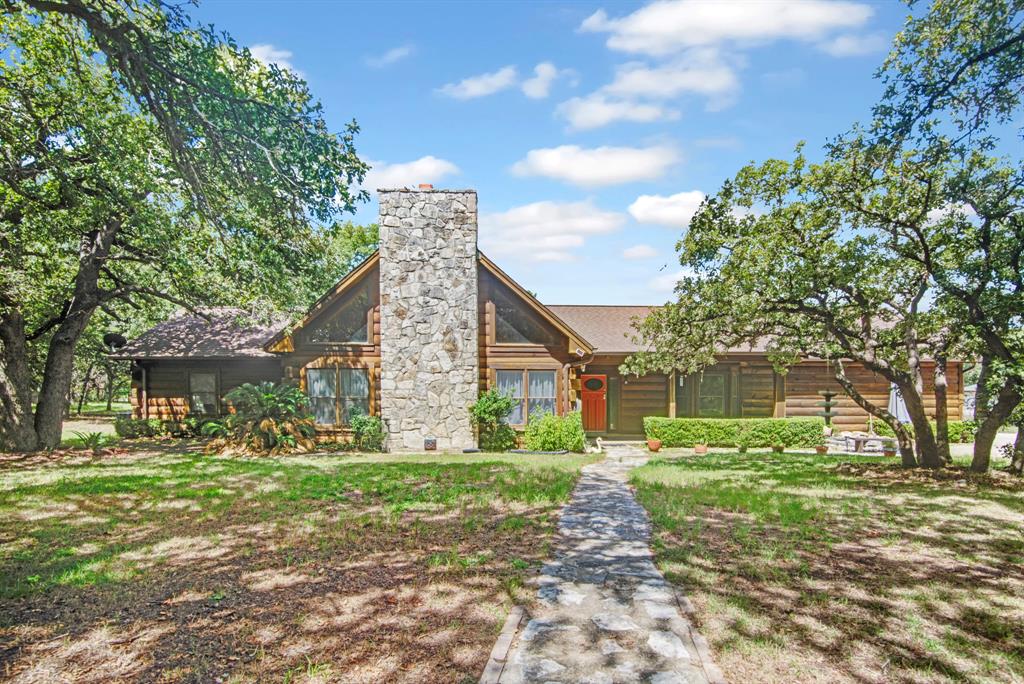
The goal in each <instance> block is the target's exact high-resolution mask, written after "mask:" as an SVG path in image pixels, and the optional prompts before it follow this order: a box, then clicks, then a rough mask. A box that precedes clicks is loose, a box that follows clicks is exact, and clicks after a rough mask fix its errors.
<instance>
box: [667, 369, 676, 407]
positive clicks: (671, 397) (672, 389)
mask: <svg viewBox="0 0 1024 684" xmlns="http://www.w3.org/2000/svg"><path fill="white" fill-rule="evenodd" d="M668 417H669V418H675V417H676V372H675V371H672V372H671V373H669V374H668Z"/></svg>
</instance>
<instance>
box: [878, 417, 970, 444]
mask: <svg viewBox="0 0 1024 684" xmlns="http://www.w3.org/2000/svg"><path fill="white" fill-rule="evenodd" d="M928 424H929V425H931V426H932V431H933V432H934V431H935V421H934V420H929V421H928ZM947 426H948V430H949V441H950V442H973V441H974V435H975V433H977V431H978V424H977V423H976V422H975V421H973V420H951V421H948V422H947ZM874 427H875V434H877V435H881V436H883V437H895V436H896V433H895V432H893V429H892V428H891V427H889V424H888V423H886V422H885V421H884V420H878V419H875V421H874ZM905 427H906V428H907V431H908V432H910V435H911V436H913V435H914V426H913V425H911V424H910V423H907V424H906V426H905Z"/></svg>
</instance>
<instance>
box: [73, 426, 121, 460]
mask: <svg viewBox="0 0 1024 684" xmlns="http://www.w3.org/2000/svg"><path fill="white" fill-rule="evenodd" d="M72 434H73V435H74V436H75V441H76V442H77V443H78V446H80V447H81V448H83V449H88V450H90V451H92V453H93V454H97V455H98V454H99V453H100V451H102V450H103V447H105V446H107V445H108V444H110V443H112V442H113V441H114V440H113V438H112V437H111V436H110V435H108V434H106V433H103V432H77V431H76V432H73V433H72Z"/></svg>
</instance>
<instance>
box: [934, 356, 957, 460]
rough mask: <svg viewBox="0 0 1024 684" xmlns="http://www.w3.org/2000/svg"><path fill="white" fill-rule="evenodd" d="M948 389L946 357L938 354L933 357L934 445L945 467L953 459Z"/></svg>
mask: <svg viewBox="0 0 1024 684" xmlns="http://www.w3.org/2000/svg"><path fill="white" fill-rule="evenodd" d="M948 388H949V382H948V380H947V378H946V357H945V355H944V354H939V355H936V357H935V445H936V448H937V449H938V452H939V458H941V459H942V462H943V463H946V464H947V465H948V464H950V463H952V462H953V457H952V456H951V455H950V453H949V406H948V404H947V400H948V397H947V394H948Z"/></svg>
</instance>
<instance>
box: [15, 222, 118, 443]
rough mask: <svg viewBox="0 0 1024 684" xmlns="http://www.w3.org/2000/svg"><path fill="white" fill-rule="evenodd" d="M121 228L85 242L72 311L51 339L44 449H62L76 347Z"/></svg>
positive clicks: (39, 420) (43, 405)
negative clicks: (64, 421)
mask: <svg viewBox="0 0 1024 684" xmlns="http://www.w3.org/2000/svg"><path fill="white" fill-rule="evenodd" d="M119 228H120V221H117V220H112V221H111V222H110V223H108V224H107V225H106V226H104V227H103V229H102V230H98V231H95V232H93V233H90V234H89V235H86V236H85V237H83V238H82V245H81V248H80V249H79V259H78V273H77V274H76V275H75V292H74V296H73V297H72V299H71V307H70V308H69V309H68V312H67V316H66V317H65V318H64V320H63V321H62V322H61V323H60V325H58V326H57V329H56V331H55V332H54V333H53V337H51V338H50V346H49V349H48V350H47V354H46V364H45V366H44V368H43V385H42V387H41V388H40V390H39V403H38V405H37V406H36V417H35V427H36V437H37V439H38V447H39V448H41V449H55V448H56V447H58V446H59V445H60V437H61V427H62V416H63V414H64V410H65V407H66V403H67V396H68V393H69V392H70V390H71V381H72V377H73V372H74V362H75V345H76V344H77V343H78V339H79V338H80V337H81V336H82V332H83V331H84V330H85V326H86V325H88V323H89V319H90V318H91V317H92V315H93V313H94V312H95V311H96V308H97V307H98V306H99V304H100V299H99V277H100V268H101V267H102V266H103V262H104V261H105V260H106V258H107V255H108V254H109V252H110V245H111V244H112V243H113V241H114V236H115V235H117V231H118V229H119Z"/></svg>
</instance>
